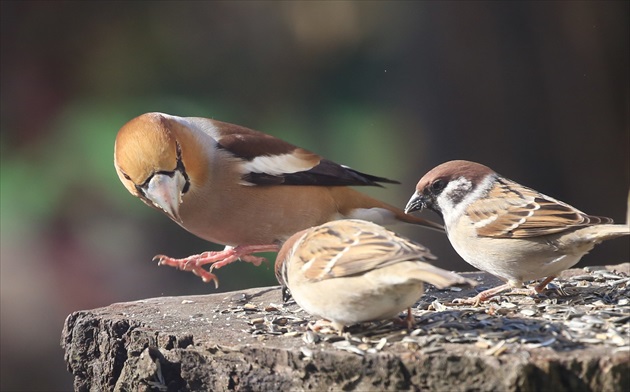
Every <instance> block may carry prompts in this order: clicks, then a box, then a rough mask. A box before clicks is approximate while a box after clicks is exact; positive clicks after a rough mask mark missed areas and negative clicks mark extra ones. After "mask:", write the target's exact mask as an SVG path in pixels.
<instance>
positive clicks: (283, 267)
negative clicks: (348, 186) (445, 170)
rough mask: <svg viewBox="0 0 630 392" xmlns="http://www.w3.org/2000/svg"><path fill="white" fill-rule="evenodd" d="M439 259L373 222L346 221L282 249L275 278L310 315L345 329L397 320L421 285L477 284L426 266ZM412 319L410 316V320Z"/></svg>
mask: <svg viewBox="0 0 630 392" xmlns="http://www.w3.org/2000/svg"><path fill="white" fill-rule="evenodd" d="M435 259H436V257H435V256H434V255H432V254H431V252H430V251H429V250H428V249H427V248H425V247H424V246H422V245H420V244H417V243H414V242H411V241H409V240H407V239H405V238H403V237H400V236H398V235H397V234H395V233H393V232H391V231H389V230H386V229H385V228H383V227H381V226H379V225H376V224H374V223H371V222H366V221H363V220H357V219H347V220H340V221H333V222H328V223H324V224H323V225H321V226H316V227H312V228H310V229H306V230H303V231H300V232H298V233H296V234H294V235H293V236H291V237H290V238H289V239H288V240H287V241H286V242H285V243H284V245H283V246H282V249H281V250H280V252H279V253H278V257H277V258H276V265H275V272H276V277H277V279H278V281H279V282H280V284H281V285H282V286H283V287H287V288H288V289H289V291H290V292H291V294H292V296H293V298H294V299H295V302H297V304H298V305H300V307H301V308H302V309H304V310H305V311H306V312H307V313H310V314H311V315H314V316H317V317H322V318H325V319H327V320H330V321H331V322H332V325H333V326H334V327H335V328H336V329H337V330H338V331H339V332H341V331H342V330H343V328H344V327H345V326H349V325H353V324H358V323H361V322H364V321H375V320H384V319H388V318H392V317H395V316H396V315H398V313H400V312H401V311H403V310H405V309H408V317H409V315H410V313H409V308H410V307H411V306H412V305H413V304H414V303H416V301H417V300H418V299H420V297H421V296H422V294H423V293H424V288H423V283H425V282H426V283H430V284H432V285H434V286H436V287H438V288H445V287H447V286H451V285H455V284H473V285H474V283H473V282H472V281H470V280H468V279H465V278H463V277H461V276H459V275H457V274H455V273H453V272H448V271H445V270H443V269H441V268H438V267H434V266H433V265H431V264H428V263H426V261H428V260H435ZM408 321H409V318H408Z"/></svg>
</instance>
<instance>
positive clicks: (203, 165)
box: [114, 113, 443, 285]
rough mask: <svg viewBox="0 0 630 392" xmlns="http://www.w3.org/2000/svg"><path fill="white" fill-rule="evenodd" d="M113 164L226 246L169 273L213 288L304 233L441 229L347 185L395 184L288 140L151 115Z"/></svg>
mask: <svg viewBox="0 0 630 392" xmlns="http://www.w3.org/2000/svg"><path fill="white" fill-rule="evenodd" d="M114 164H115V167H116V172H117V173H118V177H119V178H120V180H121V181H122V183H123V185H124V186H125V187H126V188H127V190H128V191H129V192H130V193H131V194H132V195H134V196H136V197H138V198H140V199H141V200H142V201H143V202H145V203H146V204H147V205H149V206H151V207H154V208H156V209H158V210H160V211H162V212H164V213H165V214H166V215H168V216H169V217H170V218H171V219H172V220H174V221H175V222H177V223H178V224H179V225H180V226H182V227H183V228H184V229H186V230H188V231H189V232H191V233H193V234H195V235H197V236H199V237H201V238H203V239H205V240H208V241H211V242H215V243H218V244H223V245H226V248H225V250H223V251H220V252H204V253H202V254H200V255H194V256H190V257H187V258H184V259H173V258H170V257H167V256H163V255H158V256H156V257H155V259H157V260H158V261H159V264H161V265H170V266H173V267H177V268H180V269H182V270H186V271H192V272H193V273H195V274H197V275H198V276H200V277H201V278H202V279H203V280H204V281H205V282H209V281H211V280H212V281H214V282H215V285H217V284H218V281H217V278H216V276H215V275H214V274H212V273H211V272H208V271H207V270H205V269H204V268H202V267H203V266H204V265H207V264H211V265H212V266H211V268H210V271H212V269H213V268H219V267H221V266H224V265H226V264H229V263H231V262H233V261H235V260H238V259H239V258H240V259H241V260H243V261H247V262H251V263H253V264H255V265H259V264H260V263H261V262H262V261H263V260H264V259H263V258H262V257H257V256H254V255H253V253H258V252H270V251H273V252H276V251H278V249H279V244H280V243H282V242H283V241H284V240H286V239H287V238H288V237H289V236H291V235H292V234H294V233H295V232H297V231H300V230H303V229H305V228H307V227H311V226H314V225H319V224H322V223H324V222H327V221H330V220H334V219H343V218H363V219H368V220H373V221H375V222H378V223H384V224H387V223H394V222H407V223H413V224H418V225H423V226H426V227H431V228H434V229H438V230H443V228H442V226H441V225H438V224H436V223H433V222H430V221H426V220H424V219H420V218H416V217H412V216H409V215H406V214H405V213H404V212H403V211H402V210H400V209H398V208H396V207H393V206H391V205H389V204H386V203H383V202H381V201H379V200H376V199H373V198H371V197H368V196H366V195H364V194H362V193H359V192H357V191H355V190H353V189H350V188H349V187H348V186H349V185H376V186H380V185H379V184H378V183H379V182H384V183H396V181H392V180H388V179H386V178H382V177H376V176H372V175H369V174H364V173H361V172H358V171H356V170H353V169H350V168H348V167H346V166H342V165H339V164H336V163H334V162H332V161H329V160H327V159H324V158H322V157H320V156H319V155H316V154H314V153H312V152H309V151H307V150H304V149H302V148H299V147H296V146H293V145H292V144H289V143H287V142H285V141H283V140H280V139H277V138H274V137H272V136H269V135H266V134H264V133H261V132H258V131H254V130H251V129H248V128H244V127H240V126H238V125H233V124H228V123H224V122H220V121H216V120H211V119H207V118H199V117H177V116H171V115H168V114H163V113H147V114H143V115H141V116H139V117H137V118H135V119H133V120H131V121H129V122H128V123H127V124H125V125H124V126H123V127H122V128H121V129H120V131H119V132H118V135H117V136H116V143H115V151H114Z"/></svg>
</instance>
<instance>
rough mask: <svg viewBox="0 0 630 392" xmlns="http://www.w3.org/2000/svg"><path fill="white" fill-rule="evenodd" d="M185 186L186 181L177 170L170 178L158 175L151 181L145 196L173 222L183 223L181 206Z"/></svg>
mask: <svg viewBox="0 0 630 392" xmlns="http://www.w3.org/2000/svg"><path fill="white" fill-rule="evenodd" d="M185 185H186V179H185V178H184V176H183V175H182V173H181V172H180V171H179V170H175V172H173V174H172V175H170V176H169V175H167V174H163V173H157V174H155V175H154V176H153V177H152V178H151V180H150V181H149V184H148V185H147V190H146V192H145V196H146V197H147V199H149V200H150V201H151V202H152V203H153V205H154V206H155V207H157V208H159V209H160V210H162V211H164V212H165V213H166V215H168V216H169V217H170V218H171V219H172V220H174V221H175V222H177V223H182V219H181V218H180V216H179V205H180V204H181V202H182V190H183V189H184V186H185Z"/></svg>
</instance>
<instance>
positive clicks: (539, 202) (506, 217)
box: [468, 179, 612, 238]
mask: <svg viewBox="0 0 630 392" xmlns="http://www.w3.org/2000/svg"><path fill="white" fill-rule="evenodd" d="M468 216H469V217H470V219H471V220H472V221H473V224H475V225H476V229H477V234H478V235H480V236H484V237H501V238H527V237H537V236H542V235H548V234H554V233H560V232H563V231H565V230H569V229H571V228H575V227H582V226H588V225H593V224H600V223H610V222H612V219H610V218H605V217H596V216H591V215H587V214H585V213H583V212H582V211H580V210H578V209H576V208H574V207H571V206H570V205H568V204H566V203H563V202H561V201H559V200H555V199H553V198H551V197H549V196H546V195H543V194H542V193H539V192H536V191H535V190H533V189H530V188H527V187H524V186H522V185H519V184H517V183H515V182H513V181H510V180H506V179H499V180H497V184H496V185H495V186H494V187H493V188H492V189H491V190H490V192H489V193H488V197H487V198H483V199H479V200H478V201H476V202H474V203H473V204H471V205H470V206H469V207H468ZM493 217H495V218H494V219H493Z"/></svg>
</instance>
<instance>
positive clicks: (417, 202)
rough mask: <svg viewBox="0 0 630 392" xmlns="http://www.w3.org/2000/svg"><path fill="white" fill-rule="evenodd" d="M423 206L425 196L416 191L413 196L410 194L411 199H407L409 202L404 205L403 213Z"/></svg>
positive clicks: (424, 204)
mask: <svg viewBox="0 0 630 392" xmlns="http://www.w3.org/2000/svg"><path fill="white" fill-rule="evenodd" d="M425 207H426V200H425V196H423V195H421V194H419V193H418V192H417V191H416V193H414V194H413V196H411V199H409V202H407V205H406V206H405V214H408V213H410V212H413V211H418V210H422V209H423V208H425Z"/></svg>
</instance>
